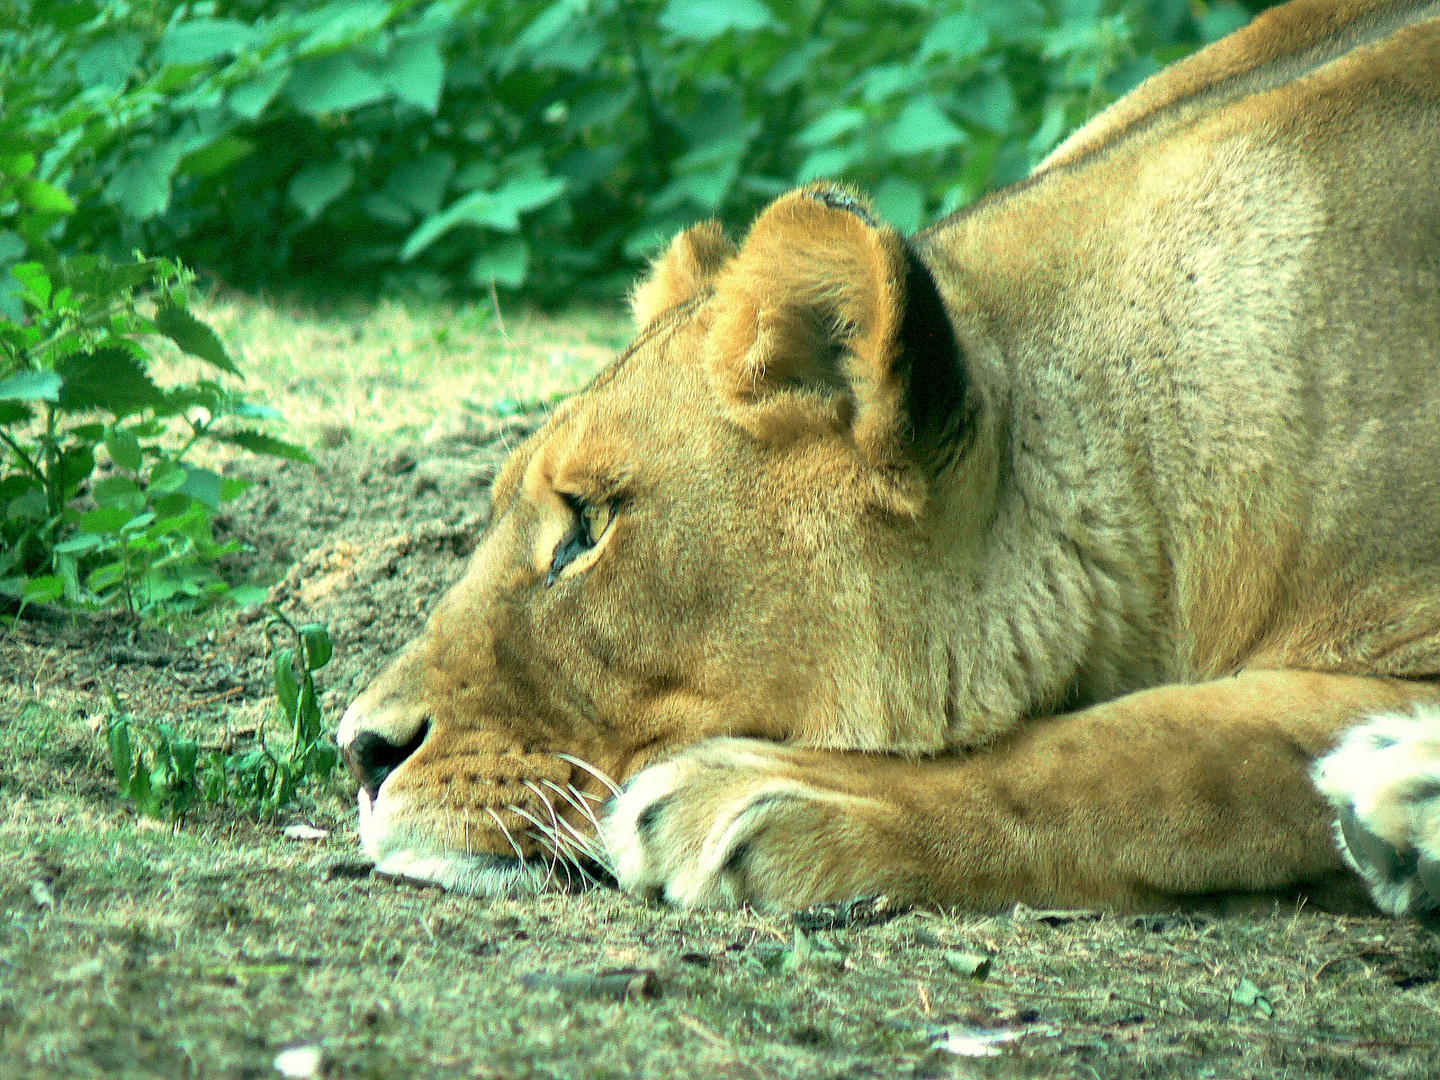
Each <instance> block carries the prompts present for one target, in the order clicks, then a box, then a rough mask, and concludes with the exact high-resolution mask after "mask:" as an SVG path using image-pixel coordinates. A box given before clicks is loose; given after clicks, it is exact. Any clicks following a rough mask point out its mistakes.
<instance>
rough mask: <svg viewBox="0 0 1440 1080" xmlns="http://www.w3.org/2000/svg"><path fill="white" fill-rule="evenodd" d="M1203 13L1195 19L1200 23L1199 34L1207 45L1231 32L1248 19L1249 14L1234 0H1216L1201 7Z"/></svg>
mask: <svg viewBox="0 0 1440 1080" xmlns="http://www.w3.org/2000/svg"><path fill="white" fill-rule="evenodd" d="M1201 10H1202V11H1203V12H1204V14H1202V15H1200V16H1199V17H1198V18H1197V19H1196V21H1197V22H1198V23H1199V24H1200V36H1201V37H1203V38H1204V39H1205V43H1206V44H1207V45H1208V44H1209V43H1210V42H1212V41H1219V40H1220V39H1221V38H1222V37H1225V35H1227V34H1232V33H1234V32H1235V31H1236V30H1239V29H1240V28H1241V27H1242V26H1244V25H1245V24H1246V23H1247V22H1249V21H1250V14H1249V12H1247V11H1246V10H1245V9H1244V8H1243V7H1242V6H1241V5H1240V4H1238V3H1236V0H1217V2H1216V3H1213V4H1210V5H1208V7H1205V8H1202V9H1201Z"/></svg>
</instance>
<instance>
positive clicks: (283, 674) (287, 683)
mask: <svg viewBox="0 0 1440 1080" xmlns="http://www.w3.org/2000/svg"><path fill="white" fill-rule="evenodd" d="M294 662H295V650H294V649H281V650H279V651H278V652H276V654H275V696H276V697H278V698H279V699H280V708H281V709H283V710H284V712H285V716H286V718H287V719H293V718H294V716H295V706H296V705H297V704H298V702H299V700H300V684H299V683H298V682H296V680H295V667H294Z"/></svg>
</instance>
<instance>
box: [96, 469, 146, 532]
mask: <svg viewBox="0 0 1440 1080" xmlns="http://www.w3.org/2000/svg"><path fill="white" fill-rule="evenodd" d="M90 497H91V498H93V499H94V500H95V505H96V506H101V507H119V508H120V509H122V510H124V511H125V513H126V514H131V515H133V514H138V513H139V512H140V510H141V508H142V507H144V505H145V492H144V491H142V490H141V488H140V485H139V484H137V483H136V482H135V481H134V480H127V479H126V478H125V477H123V476H107V477H105V478H104V479H102V480H97V481H95V483H94V484H93V485H92V486H91V489H90ZM90 531H91V532H96V531H98V530H95V529H92V530H90Z"/></svg>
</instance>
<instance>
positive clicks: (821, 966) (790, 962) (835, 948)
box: [780, 928, 845, 971]
mask: <svg viewBox="0 0 1440 1080" xmlns="http://www.w3.org/2000/svg"><path fill="white" fill-rule="evenodd" d="M780 966H781V968H782V969H784V970H785V971H798V970H800V969H802V968H810V969H812V970H828V971H837V970H839V969H840V968H843V967H844V966H845V952H844V950H842V949H841V948H840V947H839V945H838V944H836V943H835V942H834V940H833V939H832V940H826V939H824V938H822V937H821V936H820V935H819V934H816V935H815V936H814V937H811V936H809V935H807V934H806V933H805V932H804V931H803V930H800V929H798V928H797V929H796V931H795V943H794V944H793V945H792V946H791V947H790V948H789V949H788V950H786V952H785V955H784V958H783V959H782V961H781V963H780Z"/></svg>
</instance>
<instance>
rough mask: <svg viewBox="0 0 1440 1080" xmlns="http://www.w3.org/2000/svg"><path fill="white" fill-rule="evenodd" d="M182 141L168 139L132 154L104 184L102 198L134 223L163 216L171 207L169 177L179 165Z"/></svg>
mask: <svg viewBox="0 0 1440 1080" xmlns="http://www.w3.org/2000/svg"><path fill="white" fill-rule="evenodd" d="M183 150H184V142H183V141H182V140H180V139H168V140H166V141H165V142H163V143H161V144H160V145H159V146H155V147H152V148H151V149H149V150H146V151H143V152H141V153H138V154H135V155H134V156H133V157H131V158H130V159H129V160H128V161H126V162H125V164H124V165H122V166H120V168H119V169H118V170H117V171H116V172H115V175H114V176H112V177H111V178H110V182H109V183H107V184H106V185H105V192H104V194H105V198H106V200H107V201H109V202H112V203H115V204H117V205H118V206H119V207H120V209H121V210H123V211H125V213H126V214H128V215H129V216H130V217H132V218H135V219H136V220H137V221H145V220H147V219H149V218H152V217H155V216H156V215H158V214H163V213H164V212H165V210H166V209H168V208H169V206H170V177H172V176H174V175H175V169H176V168H177V167H178V166H179V164H180V157H181V154H182V152H183Z"/></svg>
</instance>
